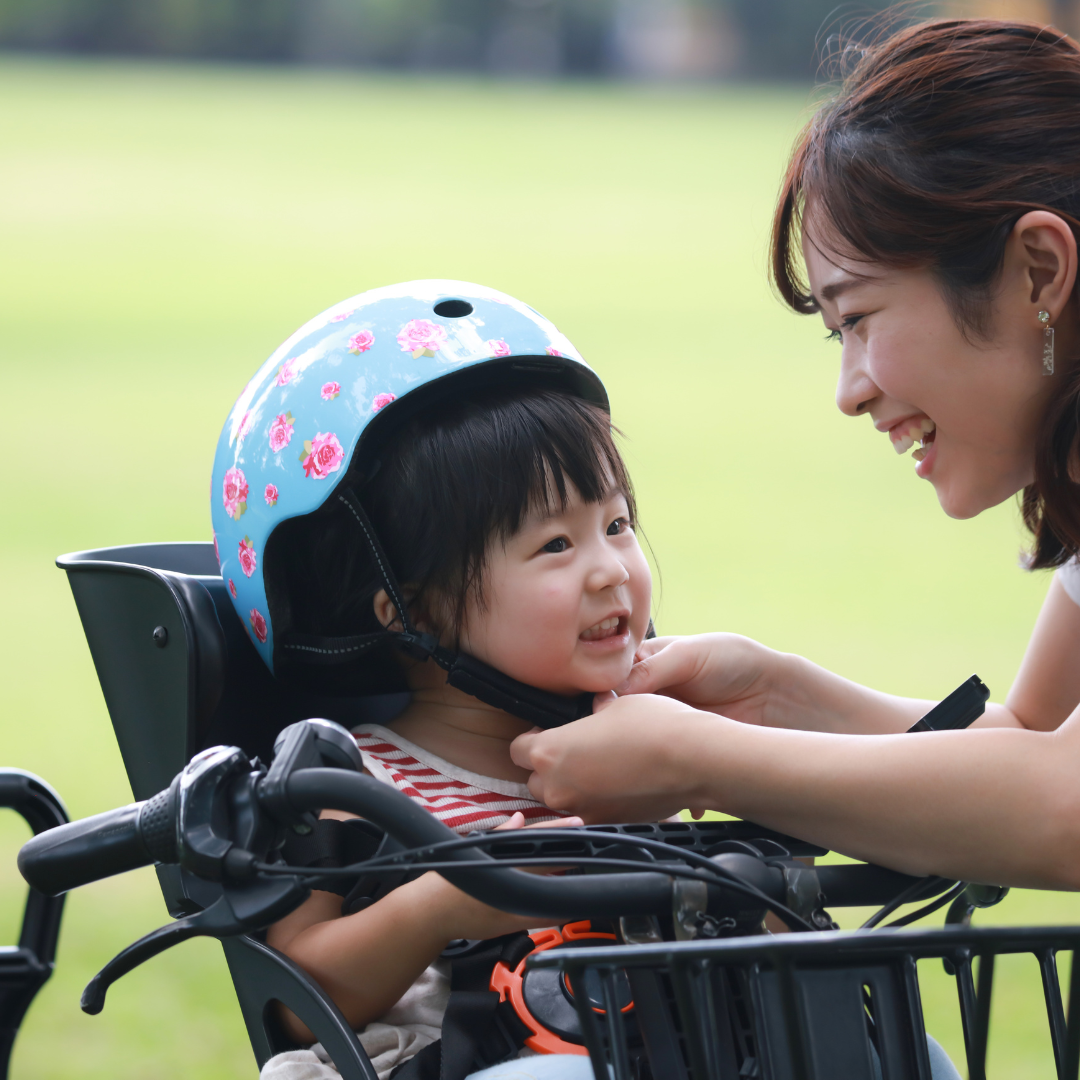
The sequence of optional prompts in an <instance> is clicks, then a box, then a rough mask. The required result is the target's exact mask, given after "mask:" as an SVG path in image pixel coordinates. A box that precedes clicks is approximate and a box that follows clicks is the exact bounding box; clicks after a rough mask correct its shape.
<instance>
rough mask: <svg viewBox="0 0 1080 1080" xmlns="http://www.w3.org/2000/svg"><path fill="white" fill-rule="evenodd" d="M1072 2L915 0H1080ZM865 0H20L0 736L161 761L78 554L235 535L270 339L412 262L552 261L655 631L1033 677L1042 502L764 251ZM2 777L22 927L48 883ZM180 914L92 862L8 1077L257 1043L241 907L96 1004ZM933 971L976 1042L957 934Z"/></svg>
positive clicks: (1013, 1002) (13, 80) (1068, 901)
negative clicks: (98, 644) (965, 508)
mask: <svg viewBox="0 0 1080 1080" xmlns="http://www.w3.org/2000/svg"><path fill="white" fill-rule="evenodd" d="M1078 8H1080V4H1077V3H1076V2H1074V0H1069V2H1058V3H1050V2H1039V0H1028V2H1022V0H1016V2H1007V0H983V2H972V3H950V4H937V5H933V4H921V5H917V6H915V7H911V6H908V7H905V8H904V9H902V10H901V12H900V14H899V15H898V16H896V18H898V19H900V20H901V21H902V20H903V19H905V18H912V17H922V16H928V15H934V14H941V13H946V14H961V15H988V16H1000V17H1020V18H1028V19H1032V20H1036V21H1041V22H1050V21H1052V22H1054V23H1055V24H1056V25H1058V26H1061V27H1063V28H1066V29H1075V20H1076V19H1077V17H1078V14H1080V12H1078ZM874 11H875V6H874V5H869V6H865V5H862V6H859V7H857V8H856V7H854V6H845V7H843V8H839V9H838V8H835V7H834V6H833V4H832V2H831V0H716V2H712V3H706V2H701V3H695V2H691V0H548V2H545V0H0V388H2V389H0V394H2V402H3V408H2V412H0V416H2V422H0V453H2V454H3V460H4V461H5V462H6V466H5V467H4V468H3V469H0V506H2V507H3V511H2V513H0V614H2V618H0V761H2V762H3V763H4V764H10V765H17V766H20V767H23V768H27V769H31V770H33V771H35V772H38V773H40V774H41V775H42V776H44V777H45V778H46V779H47V780H49V781H50V782H51V783H52V784H54V785H55V786H56V787H57V789H58V790H59V791H60V793H61V794H62V795H63V797H64V798H65V799H66V800H67V803H68V806H69V809H70V810H71V812H72V814H73V816H76V817H82V816H85V815H87V814H91V813H96V812H98V811H101V810H105V809H108V808H110V807H113V806H117V805H120V804H122V803H125V802H127V801H129V800H130V798H131V794H130V789H129V788H128V786H127V782H126V780H125V778H124V774H123V769H122V766H121V762H120V758H119V754H118V752H117V751H116V747H115V743H114V741H113V738H112V733H111V729H110V725H109V720H108V715H107V713H106V710H105V707H104V703H103V701H102V698H101V694H100V691H99V689H98V685H97V679H96V676H95V673H94V669H93V664H92V662H91V659H90V656H89V653H88V650H87V648H86V644H85V640H84V638H83V636H82V631H81V628H80V625H79V621H78V616H77V613H76V611H75V607H74V604H73V602H72V599H71V595H70V592H69V590H68V587H67V583H66V581H65V579H64V576H63V575H62V573H61V572H60V571H59V570H57V569H55V567H54V566H53V560H54V558H55V557H56V556H57V555H58V554H60V553H61V552H65V551H72V550H78V549H82V548H91V547H98V546H105V545H109V544H120V543H128V542H135V541H153V540H173V539H208V538H209V536H210V523H209V514H208V507H207V485H208V482H209V476H210V465H211V460H212V456H213V447H214V444H215V440H216V437H217V433H218V431H219V429H220V426H221V424H222V423H223V422H224V420H225V417H226V416H227V414H228V412H229V410H230V408H231V406H232V403H233V401H234V399H235V397H236V395H237V394H238V393H239V392H240V390H241V389H242V387H243V386H244V384H245V382H246V381H247V379H248V378H249V377H250V375H251V374H252V373H253V372H254V371H255V370H256V368H257V367H258V366H259V365H260V364H261V362H262V361H263V360H264V359H265V357H266V356H268V355H269V354H270V352H271V351H272V350H273V349H274V348H275V347H276V346H277V345H278V344H279V343H280V342H281V341H282V340H283V339H284V338H285V337H286V336H288V335H289V334H290V333H291V332H292V331H293V330H294V329H295V328H296V327H297V326H299V325H300V324H301V323H302V322H304V321H305V320H306V319H308V318H309V317H311V316H312V315H314V314H315V313H317V312H319V311H321V310H322V309H324V308H325V307H327V306H329V305H330V304H332V303H334V302H336V301H338V300H340V299H343V298H345V297H347V296H350V295H353V294H355V293H358V292H360V291H362V290H364V289H368V288H371V287H374V286H377V285H380V284H386V283H389V282H394V281H401V280H407V279H410V278H420V277H448V278H458V279H465V280H474V281H480V282H483V283H485V284H488V285H492V286H495V287H497V288H500V289H503V290H505V291H507V292H509V293H512V294H514V295H516V296H519V297H521V298H523V299H525V300H527V301H528V302H529V303H530V304H532V305H534V306H535V307H537V308H538V309H539V310H540V311H542V312H544V313H545V314H546V315H547V316H549V317H550V318H551V319H553V320H554V321H555V322H556V323H557V324H558V326H559V327H560V329H562V330H563V331H564V332H565V333H566V334H567V335H568V336H569V337H570V338H571V339H572V340H573V341H574V342H575V343H576V344H577V346H578V347H579V348H580V349H581V351H582V353H583V354H584V355H585V356H586V357H587V358H588V359H589V360H590V362H591V363H592V364H594V366H595V367H596V368H597V369H598V370H599V371H600V373H601V375H602V376H603V377H604V379H605V381H606V382H607V384H608V386H609V389H610V391H611V397H612V401H613V408H614V417H615V420H616V422H617V423H618V424H619V426H620V427H621V428H622V430H623V431H624V432H625V433H626V452H627V458H628V462H629V465H630V467H631V471H632V473H633V475H634V477H635V480H636V483H637V485H638V488H639V493H640V500H639V501H640V505H641V509H642V517H643V524H644V527H645V531H646V533H647V536H648V539H649V540H650V542H651V545H652V549H653V551H654V553H655V558H656V563H657V566H658V570H659V574H660V582H661V584H660V586H659V587H658V589H657V611H656V615H657V624H658V626H659V628H660V631H661V632H662V633H692V632H697V631H705V630H718V629H725V630H733V631H738V632H742V633H746V634H750V635H752V636H755V637H758V638H760V639H761V640H763V641H765V642H767V643H768V644H770V645H772V646H775V647H776V648H780V649H785V650H792V651H797V652H800V653H802V654H804V655H807V656H809V657H810V658H812V659H813V660H815V661H817V662H819V663H822V664H825V665H827V666H829V667H831V668H833V669H835V670H837V671H839V672H841V673H842V674H844V675H847V676H850V677H851V678H855V679H858V680H860V681H864V682H867V683H869V684H872V685H875V686H878V687H880V688H881V689H883V690H888V691H895V692H900V693H907V694H912V695H918V696H924V697H928V698H940V697H942V696H944V695H945V694H946V693H947V692H948V691H949V690H951V689H952V688H953V687H955V686H956V685H957V684H958V683H959V682H960V681H961V680H963V679H964V678H966V677H967V676H968V675H970V674H971V673H972V672H973V671H975V672H978V673H979V674H980V675H981V676H982V677H983V678H984V679H985V680H986V681H987V682H988V683H989V685H990V686H991V688H992V690H993V692H994V696H995V698H996V699H998V700H1000V699H1001V698H1003V697H1004V695H1005V693H1006V691H1007V690H1008V687H1009V684H1010V682H1011V680H1012V678H1013V676H1014V675H1015V672H1016V669H1017V666H1018V664H1019V661H1020V657H1021V655H1022V652H1023V649H1024V645H1025V643H1026V640H1027V636H1028V634H1029V632H1030V628H1031V625H1032V623H1033V620H1034V618H1035V614H1036V612H1037V610H1038V608H1039V605H1040V603H1041V600H1042V597H1043V594H1044V593H1045V590H1046V587H1047V583H1048V578H1047V577H1046V576H1045V575H1031V574H1025V573H1023V572H1022V571H1021V570H1020V569H1019V568H1018V555H1019V553H1020V551H1021V548H1022V545H1023V542H1024V538H1023V536H1022V533H1021V530H1020V528H1019V524H1018V517H1017V513H1016V508H1015V506H1014V505H1012V504H1011V503H1010V504H1006V505H1003V506H1000V507H998V508H996V509H995V510H993V511H991V512H989V513H986V514H984V515H982V516H981V517H979V518H978V519H976V520H974V521H970V522H954V521H950V520H949V519H947V518H945V517H944V515H942V514H941V513H940V511H939V509H938V506H937V502H936V500H935V498H934V495H933V491H932V490H931V489H930V488H929V487H928V486H927V485H925V484H922V483H920V482H919V481H918V480H917V478H916V477H915V475H914V472H913V468H912V463H911V461H910V460H909V459H908V458H906V457H905V458H896V457H895V455H894V454H893V453H892V451H891V449H890V447H889V446H888V444H887V443H886V441H885V440H883V439H882V438H881V437H880V436H879V435H878V434H876V433H875V432H873V430H872V429H871V428H870V427H869V426H868V425H867V424H865V423H857V422H853V421H851V420H848V419H845V418H844V417H842V416H841V415H840V414H839V413H838V412H837V411H836V409H835V407H834V405H833V402H832V397H833V384H834V381H835V377H836V370H837V361H838V352H837V350H836V347H835V346H833V345H829V344H827V343H826V342H825V341H824V340H823V338H824V331H823V328H822V326H821V324H820V321H818V320H814V319H803V318H800V317H797V316H794V315H792V314H790V313H789V312H787V311H786V310H785V309H784V308H783V307H781V306H780V304H778V303H777V301H776V300H775V298H774V296H773V295H772V293H771V292H770V289H769V286H768V283H767V280H766V274H765V267H766V242H767V236H768V230H769V221H770V214H771V210H772V205H773V199H774V197H775V193H776V190H777V185H778V179H779V176H780V174H781V171H782V169H783V166H784V162H785V158H786V155H787V153H788V152H789V150H790V147H791V143H792V140H793V139H794V137H795V135H796V134H797V132H798V130H799V128H800V127H801V125H802V124H803V123H805V121H806V119H807V118H808V116H809V115H810V113H811V110H812V108H813V104H814V102H815V101H817V100H819V99H820V96H821V94H822V93H823V92H825V91H823V90H822V89H820V88H818V89H814V87H813V79H814V76H815V73H816V72H817V71H818V68H819V63H820V60H821V58H822V57H823V56H827V55H832V54H833V51H834V50H835V47H836V40H837V39H836V37H835V35H837V34H840V35H844V34H848V33H850V34H854V35H855V36H858V34H859V33H861V32H864V30H860V27H863V26H864V23H863V22H862V20H865V19H866V18H867V17H868V16H871V17H872V16H873V14H874ZM874 25H875V24H873V23H871V29H870V31H868V32H873V26H874ZM10 817H11V815H0V867H6V868H7V869H6V870H2V871H0V942H4V941H14V940H15V936H16V933H17V925H18V918H19V908H20V904H21V886H20V884H19V882H18V880H17V878H16V876H15V870H14V856H15V852H16V850H17V848H18V846H19V844H21V843H22V841H23V840H24V839H25V836H26V831H25V829H24V828H23V827H22V826H21V824H19V823H17V822H15V821H12V820H9V818H10ZM942 827H943V828H947V827H948V823H947V822H943V823H942ZM1078 915H1080V905H1078V904H1077V901H1076V899H1075V898H1074V897H1073V896H1071V895H1065V894H1054V893H1033V892H1021V891H1014V892H1013V893H1012V894H1011V895H1010V896H1009V898H1008V899H1007V900H1006V901H1005V902H1004V903H1003V904H1002V905H1001V906H999V907H998V908H995V909H993V910H991V911H988V912H985V913H982V914H981V915H980V916H979V919H980V921H982V922H983V923H989V922H994V921H1002V922H1012V923H1017V922H1042V923H1075V922H1077V921H1078V918H1077V917H1078ZM166 918H167V916H166V912H165V910H164V906H163V904H162V902H161V899H160V896H159V894H158V892H157V888H156V882H155V880H154V877H153V874H152V873H150V872H149V871H147V872H143V873H137V874H132V875H128V876H127V877H125V878H122V879H117V880H114V881H110V882H102V883H100V884H98V885H95V886H91V887H88V888H85V889H82V890H79V891H78V892H76V893H75V894H73V895H72V896H71V897H70V898H69V900H68V906H67V913H66V917H65V924H64V931H63V935H62V937H61V942H60V952H59V965H58V969H57V973H56V975H55V976H54V978H53V980H52V981H51V982H50V983H49V984H48V985H47V987H46V988H45V989H44V991H43V992H42V993H41V995H40V996H39V998H38V1000H37V1002H36V1003H35V1005H34V1007H33V1008H32V1010H31V1012H30V1015H29V1017H28V1019H27V1021H26V1023H25V1025H24V1029H23V1032H22V1034H21V1036H20V1038H19V1041H18V1043H17V1044H16V1049H15V1056H14V1062H13V1071H12V1075H13V1076H14V1077H15V1078H17V1080H18V1078H26V1077H31V1076H33V1077H34V1078H35V1080H53V1078H56V1080H60V1078H70V1077H73V1076H79V1077H80V1078H82V1080H86V1078H98V1077H100V1078H103V1080H104V1078H106V1077H107V1078H109V1080H141V1078H143V1077H155V1078H167V1080H172V1078H176V1080H180V1078H181V1077H183V1078H189V1077H191V1076H198V1077H200V1078H214V1080H216V1078H226V1077H230V1078H234V1077H245V1076H246V1077H254V1075H255V1070H254V1063H253V1060H252V1057H251V1054H250V1050H249V1048H248V1046H247V1042H246V1038H245V1035H244V1032H243V1027H242V1022H241V1019H240V1014H239V1010H238V1009H237V1007H236V1004H235V999H234V997H233V994H232V990H231V987H230V985H229V983H228V979H227V974H226V970H225V965H224V962H223V960H222V957H221V953H220V949H219V947H218V946H217V945H216V944H215V943H213V942H206V941H195V942H190V943H187V944H185V945H183V946H181V947H179V948H178V949H176V950H174V951H172V952H170V953H168V954H166V955H165V956H163V957H161V958H160V959H157V960H154V961H153V962H152V963H150V964H148V965H147V966H146V967H145V968H141V969H139V970H138V971H136V972H135V973H134V974H132V975H130V976H128V977H127V978H125V979H124V980H123V981H122V982H121V983H119V984H118V985H117V986H116V987H115V988H114V989H113V990H112V991H111V992H110V995H109V1001H108V1004H107V1006H106V1008H105V1011H104V1013H103V1014H102V1015H101V1016H98V1017H87V1016H85V1015H83V1014H82V1013H81V1012H80V1011H79V1008H78V999H79V994H80V992H81V989H82V987H83V986H84V985H85V983H86V982H87V981H88V979H89V978H90V977H91V976H92V975H93V973H94V972H95V971H96V970H97V969H98V968H99V967H100V966H101V965H102V964H103V963H104V962H105V961H106V960H108V959H109V957H111V956H112V955H113V953H115V952H116V951H118V950H119V949H120V948H122V947H123V946H125V945H127V944H128V943H129V942H130V941H131V940H133V939H134V938H135V937H137V936H138V935H140V934H143V933H145V932H147V931H148V930H150V929H152V928H153V927H155V926H157V925H159V924H160V923H162V922H164V921H165V920H166ZM854 918H855V916H851V917H850V918H848V919H847V924H848V925H851V924H852V922H853V919H854ZM935 918H940V916H936V917H935ZM998 971H999V976H998V979H997V982H996V989H995V1005H994V1027H993V1029H992V1034H991V1043H990V1075H991V1076H997V1077H1009V1078H1010V1080H1020V1078H1024V1077H1043V1076H1049V1075H1052V1074H1053V1073H1052V1070H1053V1063H1052V1057H1051V1054H1050V1047H1049V1040H1048V1038H1047V1032H1046V1021H1045V1016H1044V1014H1043V1013H1042V1011H1041V994H1040V992H1039V976H1038V971H1037V968H1036V966H1035V964H1034V961H1031V962H1026V961H1025V960H1024V959H1023V958H1017V959H1015V960H1009V961H1005V960H1002V961H999V967H998ZM923 988H924V998H925V1009H926V1013H927V1019H928V1026H929V1027H930V1029H931V1031H933V1032H934V1033H935V1034H936V1035H938V1037H939V1038H940V1039H941V1040H942V1041H943V1042H944V1043H945V1045H946V1046H947V1047H948V1049H949V1050H950V1051H951V1052H952V1053H953V1054H954V1055H955V1056H956V1057H957V1060H961V1059H962V1053H963V1051H962V1046H963V1040H962V1036H961V1033H960V1030H959V1026H958V1022H957V1017H956V1011H955V989H954V986H953V984H952V982H951V981H950V980H948V979H947V978H946V977H945V975H944V974H943V972H942V971H941V967H940V965H937V967H936V969H935V968H934V967H933V966H932V965H931V966H930V967H928V969H927V970H926V971H925V972H924V981H923Z"/></svg>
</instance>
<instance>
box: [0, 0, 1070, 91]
mask: <svg viewBox="0 0 1080 1080" xmlns="http://www.w3.org/2000/svg"><path fill="white" fill-rule="evenodd" d="M886 6H887V5H886V4H885V3H883V2H881V0H870V2H869V3H860V4H854V3H841V4H839V5H838V4H837V3H836V2H835V0H0V47H3V48H7V49H25V50H33V51H42V50H44V51H50V52H52V51H57V52H64V53H72V54H81V55H111V56H117V55H123V56H154V57H173V58H180V57H186V58H198V59H212V60H232V61H249V62H250V61H256V62H263V63H274V64H311V65H334V66H340V67H360V68H381V69H404V70H410V71H455V72H473V73H480V72H484V73H489V74H493V75H500V76H506V75H509V76H516V77H522V76H526V77H533V78H536V77H540V78H553V77H559V76H577V77H590V78H602V77H610V76H617V77H623V78H631V79H718V78H726V79H732V78H737V79H754V80H759V79H783V80H785V81H792V80H806V79H809V78H811V77H812V76H813V75H814V74H815V72H816V69H817V64H818V60H819V54H818V50H817V49H816V48H815V46H816V45H817V46H821V45H823V44H826V43H827V42H828V41H829V39H830V37H831V36H832V35H834V34H837V33H840V32H842V31H845V30H850V28H851V24H852V23H858V22H859V21H860V20H862V19H865V18H866V17H867V16H870V15H872V14H873V13H874V12H876V11H878V10H880V9H882V8H884V7H886ZM1078 12H1080V4H1078V3H1077V0H946V2H939V3H934V2H932V0H928V2H919V0H915V2H914V3H912V2H908V3H906V4H904V5H903V9H902V13H901V14H900V15H899V16H898V17H901V18H903V17H919V16H927V15H941V14H951V15H956V14H961V15H974V14H978V15H986V16H990V17H994V18H1025V19H1031V20H1033V21H1037V22H1053V23H1055V24H1056V25H1057V26H1059V27H1061V28H1062V29H1065V30H1066V31H1068V32H1069V33H1072V32H1073V31H1074V29H1075V23H1076V19H1077V16H1078Z"/></svg>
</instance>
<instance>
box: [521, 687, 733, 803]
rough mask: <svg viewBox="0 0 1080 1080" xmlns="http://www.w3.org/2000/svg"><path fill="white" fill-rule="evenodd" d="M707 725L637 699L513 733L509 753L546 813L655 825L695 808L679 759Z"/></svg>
mask: <svg viewBox="0 0 1080 1080" xmlns="http://www.w3.org/2000/svg"><path fill="white" fill-rule="evenodd" d="M710 721H711V718H710V717H708V716H705V715H704V714H702V713H700V712H698V711H696V710H694V709H692V708H690V707H689V706H688V705H685V704H683V703H682V702H679V701H674V700H672V699H671V698H666V697H655V696H653V695H648V694H636V695H633V696H629V697H621V698H617V699H609V700H607V701H598V703H597V711H596V712H595V713H594V714H593V715H592V716H588V717H585V719H583V720H577V721H575V722H574V723H572V724H565V725H564V726H562V727H558V728H552V729H550V730H548V731H541V730H540V729H539V728H536V729H534V730H533V731H529V732H526V733H525V734H524V735H519V736H518V737H517V738H516V739H515V740H514V741H513V742H512V743H511V744H510V756H511V757H512V758H513V759H514V761H515V762H516V763H517V764H518V765H520V766H521V767H522V768H525V769H529V770H531V771H532V776H531V777H530V778H529V790H530V791H531V792H532V794H533V796H534V798H537V799H540V800H541V801H542V802H543V803H545V804H546V805H548V806H550V807H551V808H552V809H553V810H561V811H566V812H571V811H572V812H573V813H576V814H580V815H581V816H582V817H583V818H584V819H585V820H586V821H589V822H609V821H659V820H662V819H663V818H666V817H670V816H671V815H672V814H675V813H678V811H679V810H681V809H683V807H685V806H688V805H694V801H693V798H692V795H693V787H692V784H691V783H690V781H691V777H690V775H689V773H688V772H687V771H686V770H685V769H684V768H682V766H681V764H680V761H681V759H683V758H684V757H685V755H686V754H687V753H692V752H693V747H694V746H695V744H696V743H697V742H698V740H699V739H700V738H703V737H705V734H704V732H703V731H701V730H699V728H700V727H701V725H702V724H703V723H704V725H706V726H709V724H710ZM713 723H715V721H713Z"/></svg>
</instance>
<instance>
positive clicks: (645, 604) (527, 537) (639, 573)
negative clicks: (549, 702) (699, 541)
mask: <svg viewBox="0 0 1080 1080" xmlns="http://www.w3.org/2000/svg"><path fill="white" fill-rule="evenodd" d="M569 495H570V497H569V499H568V501H567V505H566V508H565V509H563V510H555V511H554V512H551V513H547V514H545V513H544V512H543V511H534V512H533V513H531V514H530V515H529V517H528V518H527V519H526V521H525V524H524V526H523V527H522V528H521V530H520V531H519V532H517V533H516V534H515V535H514V536H512V537H511V538H510V539H509V540H507V542H506V543H505V544H504V545H500V544H496V545H495V546H494V547H493V548H492V550H491V551H489V552H488V557H487V560H486V562H485V568H484V598H485V601H486V602H485V604H484V605H483V606H480V605H478V604H476V603H475V601H473V602H470V603H469V605H468V607H467V609H466V616H465V622H464V626H463V628H462V632H461V647H462V649H463V651H465V652H467V653H469V654H471V655H472V656H475V657H476V658H477V659H479V660H483V661H485V662H486V663H488V664H490V665H491V666H492V667H494V668H497V669H498V670H499V671H502V672H505V673H506V674H507V675H510V676H511V677H512V678H515V679H518V680H520V681H521V682H524V683H528V684H529V685H530V686H536V687H539V688H540V689H542V690H549V691H551V692H553V693H557V694H565V695H573V694H578V693H581V692H582V691H586V690H588V691H592V692H597V693H598V692H601V691H604V690H613V689H615V688H616V687H617V686H621V685H622V683H623V682H625V681H626V678H627V677H628V675H629V674H630V668H631V666H632V665H633V662H634V653H635V652H636V651H637V648H638V646H639V645H640V644H641V642H642V640H643V638H644V637H645V631H646V630H647V629H648V625H649V603H650V600H651V598H652V575H651V574H650V573H649V566H648V563H647V562H646V561H645V556H644V554H643V553H642V550H641V548H640V546H639V545H638V541H637V536H636V535H635V534H634V530H633V528H632V527H631V523H630V521H629V520H628V519H629V512H628V510H627V504H626V498H625V497H624V496H623V495H622V494H621V493H613V494H611V495H610V496H609V497H608V498H607V499H606V500H604V501H603V502H601V503H585V502H582V501H581V499H580V497H579V496H578V494H577V492H576V491H574V490H573V489H571V491H570V492H569Z"/></svg>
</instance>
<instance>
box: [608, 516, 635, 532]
mask: <svg viewBox="0 0 1080 1080" xmlns="http://www.w3.org/2000/svg"><path fill="white" fill-rule="evenodd" d="M630 528H633V526H632V525H631V524H630V522H629V520H628V519H627V518H616V519H615V520H614V521H613V522H612V523H611V524H610V525H609V526H608V527H607V534H608V536H618V535H619V534H620V533H623V532H625V531H626V530H627V529H630Z"/></svg>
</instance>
